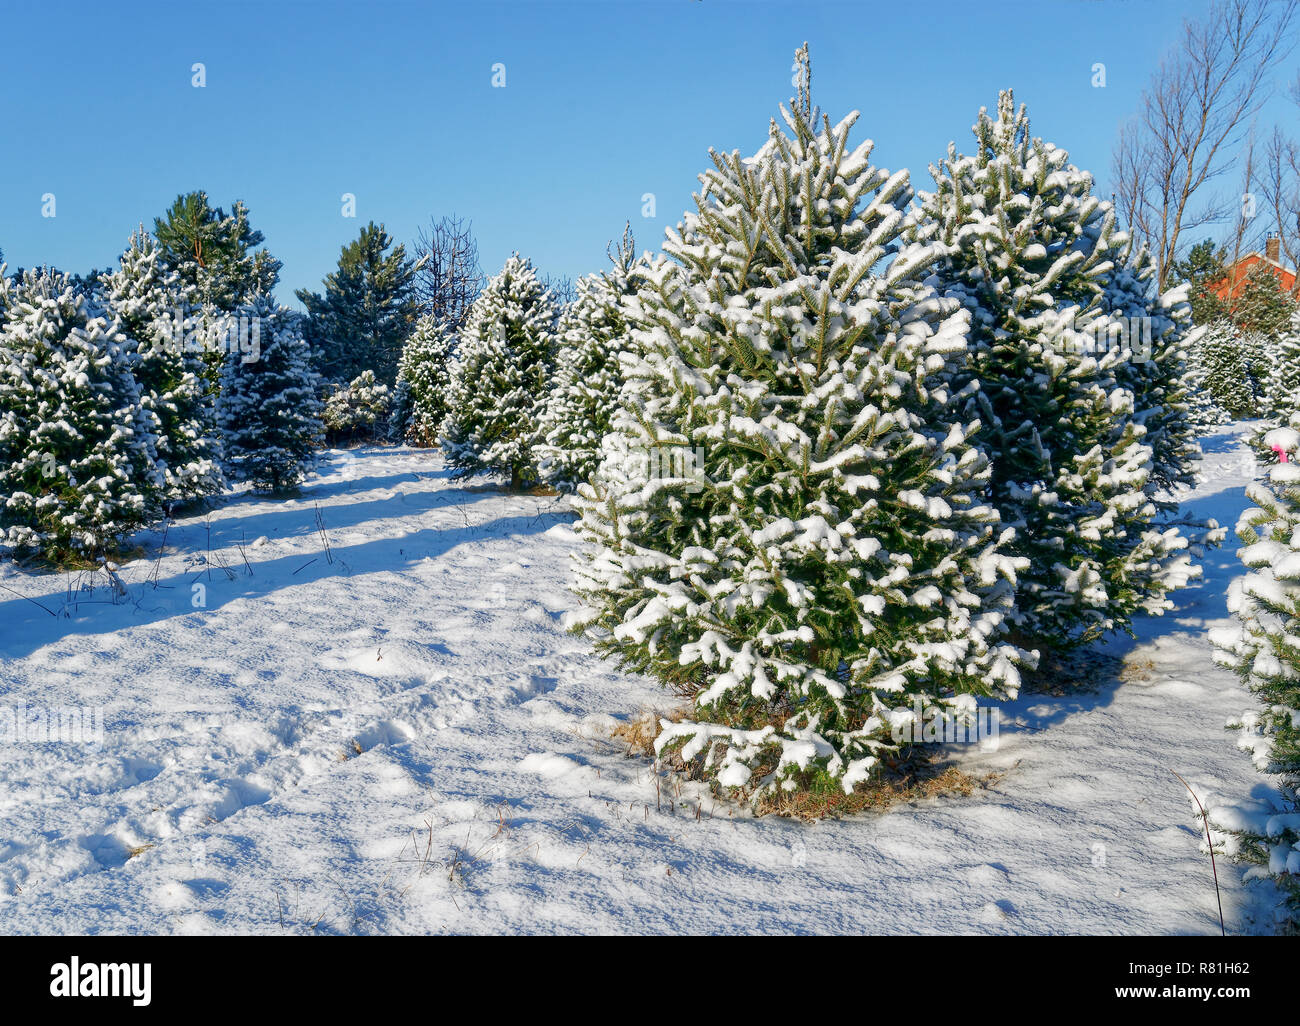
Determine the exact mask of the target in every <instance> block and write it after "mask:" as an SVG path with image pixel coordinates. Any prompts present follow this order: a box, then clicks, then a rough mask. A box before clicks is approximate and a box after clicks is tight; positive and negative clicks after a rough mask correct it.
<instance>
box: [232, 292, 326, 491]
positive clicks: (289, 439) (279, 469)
mask: <svg viewBox="0 0 1300 1026" xmlns="http://www.w3.org/2000/svg"><path fill="white" fill-rule="evenodd" d="M242 313H243V315H244V316H246V317H247V318H248V319H249V321H250V329H249V330H250V332H251V331H257V332H258V334H259V347H260V353H259V355H258V358H257V359H256V360H248V354H245V353H243V352H241V350H240V348H239V347H238V346H232V347H231V348H230V350H229V352H228V353H227V355H226V360H225V363H224V365H223V367H222V373H221V395H220V398H219V400H218V404H217V412H218V416H219V418H220V423H221V430H222V435H223V441H224V449H225V461H226V472H227V473H228V474H229V475H230V476H231V478H233V479H235V480H242V481H249V482H251V483H252V485H253V488H254V490H256V491H268V492H285V491H290V490H292V489H293V488H295V487H297V485H298V484H299V482H301V481H302V479H303V477H304V476H305V475H306V472H307V470H308V468H309V467H310V466H311V463H312V458H313V457H312V454H313V450H314V448H315V446H316V444H317V443H318V442H319V441H320V437H321V434H322V432H323V431H324V425H323V424H322V423H321V409H322V404H321V401H320V399H319V398H318V391H319V379H318V377H317V375H316V372H315V371H314V370H313V369H312V366H311V349H310V347H309V346H308V345H307V343H306V341H305V340H304V339H303V334H302V320H303V318H302V317H301V315H299V314H296V313H294V312H293V311H292V310H289V309H287V308H286V307H282V306H281V307H277V306H276V305H275V304H274V303H273V302H272V301H271V300H270V298H269V297H267V296H266V295H259V296H258V297H257V299H256V300H255V301H254V302H253V303H252V304H250V305H249V306H247V307H245V308H244V309H243V311H242ZM245 360H248V362H245Z"/></svg>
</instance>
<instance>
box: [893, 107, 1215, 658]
mask: <svg viewBox="0 0 1300 1026" xmlns="http://www.w3.org/2000/svg"><path fill="white" fill-rule="evenodd" d="M974 133H975V140H976V149H975V153H974V154H973V155H971V156H962V155H959V154H958V153H957V149H956V145H955V144H950V145H949V147H948V156H947V159H945V160H942V161H940V163H939V165H938V166H937V167H935V166H931V169H930V170H931V174H932V175H933V177H934V180H935V183H936V190H935V191H934V192H933V193H929V194H923V195H922V196H921V197H920V204H921V210H922V214H923V217H922V219H921V220H920V221H919V223H918V226H917V233H916V237H917V238H926V237H929V235H930V234H931V233H933V234H936V235H937V238H938V241H939V242H940V243H941V244H942V245H943V246H944V247H945V251H946V255H945V258H944V259H943V260H942V261H940V263H939V264H938V265H937V267H936V275H937V283H938V286H939V288H940V290H941V291H942V292H944V293H946V294H948V295H951V296H954V297H956V298H958V299H959V300H960V301H961V302H962V303H963V304H964V305H965V306H966V308H967V309H968V310H969V311H970V313H971V317H972V321H971V346H970V349H969V358H968V360H967V362H966V364H965V366H963V367H961V368H960V369H959V370H958V372H957V375H956V378H955V380H954V382H953V385H954V388H955V389H956V390H957V391H958V393H959V394H967V393H969V398H967V399H966V400H965V403H964V406H963V407H962V409H963V415H964V416H965V417H966V418H968V419H978V420H979V421H980V422H981V425H982V427H981V430H980V434H979V436H978V438H977V444H978V445H980V446H981V447H982V448H983V449H984V451H985V452H986V453H987V455H988V456H989V458H990V460H991V462H992V465H993V474H992V484H991V492H990V496H991V500H992V502H993V505H994V506H995V507H996V508H997V509H998V510H999V512H1000V513H1001V517H1002V522H1003V523H1004V524H1006V525H1007V526H1010V527H1014V528H1015V531H1016V538H1015V542H1014V544H1013V545H1012V547H1011V551H1012V552H1014V553H1015V554H1016V555H1017V556H1020V557H1023V558H1025V559H1027V560H1028V562H1029V569H1028V570H1027V571H1025V572H1024V573H1023V574H1022V575H1021V577H1020V580H1019V583H1018V586H1017V597H1016V612H1015V624H1016V630H1015V633H1014V634H1013V637H1015V639H1016V641H1017V642H1018V643H1019V644H1021V645H1022V646H1023V647H1025V648H1035V649H1039V650H1045V651H1057V652H1062V651H1066V650H1068V649H1071V648H1074V647H1076V646H1078V645H1080V644H1082V643H1085V642H1087V641H1089V640H1091V639H1093V638H1095V637H1097V636H1099V635H1101V634H1103V633H1104V632H1106V631H1109V630H1114V629H1123V628H1125V627H1126V626H1127V624H1128V623H1129V621H1130V619H1131V617H1132V616H1133V614H1134V613H1136V612H1138V611H1146V612H1149V613H1159V612H1162V611H1163V610H1164V609H1166V608H1168V607H1169V606H1170V605H1171V603H1170V602H1169V600H1168V599H1167V598H1166V592H1167V591H1168V590H1171V589H1173V588H1175V587H1179V586H1181V585H1182V584H1184V583H1186V581H1187V580H1188V579H1189V578H1190V577H1193V576H1195V575H1196V574H1197V573H1199V568H1196V567H1194V566H1193V565H1192V564H1191V560H1190V557H1189V556H1188V554H1187V552H1186V551H1185V550H1186V547H1187V540H1186V539H1185V538H1183V537H1182V536H1181V535H1180V534H1179V533H1178V531H1177V530H1176V529H1174V528H1166V529H1165V530H1156V529H1153V527H1152V523H1153V520H1154V518H1155V516H1156V514H1157V508H1156V505H1155V503H1154V502H1153V501H1152V500H1151V498H1150V495H1149V494H1148V488H1149V480H1150V477H1151V472H1152V465H1153V457H1152V452H1151V448H1150V446H1148V445H1146V444H1145V442H1144V441H1143V435H1144V431H1143V428H1142V426H1141V425H1140V424H1138V423H1137V421H1136V419H1135V417H1136V414H1135V410H1134V402H1133V394H1132V393H1131V392H1130V391H1129V390H1128V389H1126V388H1124V387H1122V386H1121V385H1120V383H1119V381H1118V380H1117V377H1116V372H1115V367H1116V364H1117V363H1118V361H1119V359H1120V358H1121V356H1122V353H1123V349H1122V348H1119V347H1116V348H1112V349H1110V350H1109V351H1106V352H1100V351H1099V350H1101V349H1102V348H1104V346H1103V343H1104V341H1105V340H1106V339H1109V338H1111V337H1113V336H1115V335H1117V334H1118V330H1119V325H1118V323H1117V318H1116V317H1114V316H1113V315H1111V314H1108V313H1107V312H1106V310H1105V307H1104V293H1105V290H1106V288H1107V285H1108V282H1109V281H1110V276H1111V274H1112V272H1113V270H1114V269H1115V267H1116V264H1117V262H1118V261H1121V260H1122V259H1123V256H1124V253H1125V247H1126V244H1127V237H1126V236H1125V235H1124V234H1123V233H1121V232H1119V231H1118V230H1117V229H1116V226H1115V214H1114V211H1113V209H1112V207H1111V205H1110V204H1109V203H1104V202H1102V201H1101V200H1099V199H1098V198H1097V197H1095V196H1093V195H1092V185H1093V182H1092V176H1091V175H1089V174H1087V173H1086V172H1083V171H1080V170H1079V169H1077V168H1075V167H1074V166H1073V165H1071V164H1070V163H1069V155H1068V154H1067V153H1066V152H1065V151H1064V150H1060V149H1058V148H1057V147H1055V146H1053V145H1052V144H1051V143H1047V142H1044V141H1043V140H1041V139H1036V138H1033V137H1031V135H1030V132H1029V118H1028V115H1027V113H1026V111H1025V108H1024V107H1023V105H1022V106H1021V107H1020V108H1019V109H1017V108H1016V106H1015V102H1014V98H1013V96H1012V94H1011V92H1010V91H1004V92H1003V93H1001V94H1000V95H999V98H998V109H997V115H996V117H994V116H991V115H990V114H989V113H988V111H987V110H986V109H981V111H980V114H979V119H978V121H977V123H976V124H975V126H974ZM1139 280H1140V279H1139ZM1132 291H1133V292H1134V294H1136V288H1134V289H1132ZM1090 350H1091V351H1090ZM1161 377H1163V373H1162V375H1161ZM972 384H974V385H977V386H978V387H977V388H975V389H974V390H971V389H970V388H969V386H970V385H972ZM1171 459H1173V457H1171Z"/></svg>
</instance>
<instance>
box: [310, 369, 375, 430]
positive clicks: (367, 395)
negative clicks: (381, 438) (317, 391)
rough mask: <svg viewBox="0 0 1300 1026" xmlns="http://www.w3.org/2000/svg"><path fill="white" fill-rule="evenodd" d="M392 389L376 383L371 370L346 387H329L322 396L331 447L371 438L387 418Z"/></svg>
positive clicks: (354, 379) (323, 419) (324, 417)
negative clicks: (345, 442)
mask: <svg viewBox="0 0 1300 1026" xmlns="http://www.w3.org/2000/svg"><path fill="white" fill-rule="evenodd" d="M390 393H391V389H389V388H388V386H387V385H381V384H379V383H378V382H376V381H375V372H374V371H369V370H368V371H362V372H361V373H360V374H358V375H357V376H356V377H355V378H353V379H352V381H350V382H349V383H348V384H347V385H344V386H340V385H332V386H331V387H330V390H329V393H328V394H327V395H326V396H325V406H324V410H323V413H322V421H323V423H324V425H325V440H326V442H327V443H328V444H330V445H336V444H338V443H339V442H344V441H350V440H353V439H358V438H373V437H375V434H376V430H377V428H378V426H379V424H380V423H382V422H385V421H386V420H387V418H388V412H389V409H388V407H389V400H390Z"/></svg>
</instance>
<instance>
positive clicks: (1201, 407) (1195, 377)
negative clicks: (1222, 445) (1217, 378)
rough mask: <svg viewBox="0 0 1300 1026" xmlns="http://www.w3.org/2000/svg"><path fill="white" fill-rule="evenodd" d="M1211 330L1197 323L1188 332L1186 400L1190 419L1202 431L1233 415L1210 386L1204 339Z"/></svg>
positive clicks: (1225, 421) (1223, 422)
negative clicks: (1221, 403)
mask: <svg viewBox="0 0 1300 1026" xmlns="http://www.w3.org/2000/svg"><path fill="white" fill-rule="evenodd" d="M1209 334H1210V328H1209V326H1205V327H1197V328H1194V329H1193V330H1192V332H1191V333H1190V334H1189V336H1188V349H1189V352H1188V358H1187V402H1188V420H1190V421H1191V423H1192V426H1193V428H1195V429H1196V430H1198V431H1203V430H1204V429H1206V428H1215V427H1219V426H1221V425H1223V424H1227V423H1228V422H1229V421H1230V420H1232V416H1231V415H1230V414H1229V413H1228V411H1227V410H1225V409H1224V408H1223V407H1222V406H1220V405H1219V401H1218V399H1217V398H1215V395H1214V392H1213V391H1212V390H1211V389H1210V385H1209V380H1208V371H1207V369H1206V366H1205V349H1204V347H1205V340H1206V338H1207V337H1208V336H1209Z"/></svg>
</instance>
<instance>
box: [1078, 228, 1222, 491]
mask: <svg viewBox="0 0 1300 1026" xmlns="http://www.w3.org/2000/svg"><path fill="white" fill-rule="evenodd" d="M1102 280H1103V283H1104V287H1105V294H1104V301H1103V309H1104V311H1105V312H1106V313H1107V314H1109V315H1111V316H1110V319H1109V324H1110V326H1111V328H1112V329H1113V330H1112V334H1113V336H1114V337H1113V338H1107V339H1106V340H1105V341H1106V343H1107V348H1112V347H1116V346H1122V347H1124V349H1123V351H1121V352H1118V353H1116V354H1115V355H1116V356H1117V357H1118V364H1117V366H1116V374H1117V378H1118V381H1119V384H1120V385H1122V386H1123V387H1124V388H1127V389H1128V390H1129V391H1130V392H1131V393H1132V394H1133V419H1134V420H1135V421H1136V422H1137V423H1138V424H1140V425H1141V426H1142V427H1143V429H1144V431H1145V433H1144V434H1143V436H1142V441H1143V442H1144V443H1145V444H1146V445H1149V446H1150V447H1151V457H1152V466H1151V474H1150V476H1149V478H1148V479H1147V492H1148V494H1150V495H1151V496H1152V498H1153V499H1154V500H1155V502H1156V504H1157V506H1159V507H1161V508H1162V509H1164V510H1165V511H1166V512H1173V511H1174V510H1176V509H1177V506H1178V503H1177V502H1176V501H1175V500H1174V499H1173V497H1172V496H1171V495H1169V493H1170V492H1171V491H1172V490H1173V489H1175V488H1177V487H1178V486H1187V487H1191V486H1193V485H1195V483H1196V464H1197V462H1198V461H1199V460H1200V457H1201V450H1200V446H1199V445H1198V444H1197V441H1196V427H1195V425H1194V424H1193V423H1192V416H1191V394H1190V391H1189V387H1188V386H1189V382H1188V370H1189V368H1188V363H1189V358H1190V354H1189V351H1188V348H1189V343H1190V342H1191V341H1193V339H1191V338H1190V333H1191V332H1192V331H1193V330H1194V329H1193V328H1192V304H1191V302H1190V301H1189V300H1188V295H1189V293H1190V288H1191V287H1190V285H1188V284H1183V285H1179V286H1176V287H1175V288H1173V289H1170V290H1168V291H1167V292H1165V293H1163V294H1158V293H1157V291H1156V269H1155V264H1154V263H1153V261H1152V260H1151V255H1150V252H1149V251H1148V250H1147V248H1146V247H1145V246H1139V245H1137V244H1136V243H1135V242H1134V241H1132V240H1129V241H1128V242H1127V243H1126V244H1125V252H1124V253H1123V256H1122V258H1121V259H1117V260H1115V262H1114V266H1113V267H1112V268H1111V270H1110V271H1109V273H1107V274H1105V275H1104V277H1103V279H1102ZM1107 330H1110V329H1107Z"/></svg>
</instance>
